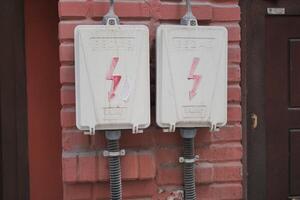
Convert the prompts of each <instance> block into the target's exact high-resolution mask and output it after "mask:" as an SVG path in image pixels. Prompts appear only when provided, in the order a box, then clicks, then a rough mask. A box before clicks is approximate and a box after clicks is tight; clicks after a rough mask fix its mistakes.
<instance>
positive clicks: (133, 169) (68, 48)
mask: <svg viewBox="0 0 300 200" xmlns="http://www.w3.org/2000/svg"><path fill="white" fill-rule="evenodd" d="M193 4H194V6H193V11H194V15H195V16H196V17H197V18H198V19H199V20H200V22H199V23H200V24H201V25H202V24H203V25H221V26H225V27H226V28H227V30H228V33H229V34H228V39H229V48H228V62H229V67H228V84H229V87H228V102H229V106H228V125H227V126H225V127H224V128H222V129H221V130H220V131H219V132H213V133H211V132H209V130H208V129H207V128H201V129H199V130H198V134H197V136H196V138H195V148H196V154H198V155H200V162H199V163H197V165H196V168H195V169H196V182H197V194H198V197H197V199H200V200H201V199H212V200H213V199H215V200H217V199H242V198H243V192H242V184H241V181H242V163H241V159H242V155H243V148H242V145H241V140H242V127H241V120H242V117H241V116H242V114H241V111H242V110H241V105H240V102H241V87H240V81H241V72H240V71H241V69H240V63H241V49H240V44H239V42H240V40H241V30H240V29H241V27H240V26H239V24H238V23H239V20H240V8H239V7H238V0H198V1H197V2H194V3H193ZM115 8H116V13H117V14H118V15H119V16H120V17H121V22H122V24H144V25H146V26H148V27H149V31H150V44H151V49H150V52H151V54H150V55H151V69H152V71H151V73H152V74H154V73H155V70H154V69H155V49H154V47H155V45H154V41H155V34H156V28H157V27H158V26H159V25H160V23H161V22H163V23H173V24H174V23H178V21H179V19H180V18H181V17H182V15H183V14H184V13H185V6H184V3H183V2H182V1H159V0H149V1H147V2H144V1H135V2H130V1H125V2H117V3H116V7H115ZM58 9H59V15H60V23H59V25H58V26H59V33H58V34H59V40H60V52H59V56H60V61H61V68H60V81H61V84H62V87H61V104H62V106H63V107H62V110H61V125H62V127H63V130H62V146H63V151H64V153H63V166H62V168H63V171H62V172H63V181H64V200H79V199H80V200H95V199H99V200H100V199H102V200H104V199H109V184H108V179H109V171H108V161H107V158H105V157H103V156H102V151H103V149H106V140H105V138H104V132H103V131H99V132H98V133H97V134H96V135H94V136H87V135H83V134H82V131H79V130H77V129H76V128H75V108H74V105H75V91H74V90H75V88H74V44H73V39H74V28H75V27H76V26H77V25H79V24H99V23H100V21H99V20H101V17H102V16H103V15H104V14H106V12H107V10H108V2H103V1H96V0H95V1H94V0H93V1H89V0H60V1H59V7H58ZM151 81H152V82H155V76H152V79H151ZM154 89H155V87H153V88H151V90H152V93H153V95H154V96H155V90H154ZM152 110H153V112H152V119H151V120H152V125H151V126H150V127H149V128H148V129H147V130H145V131H144V134H139V135H132V134H131V131H130V130H128V131H123V132H122V137H121V140H120V147H121V148H124V149H126V151H127V154H126V156H124V157H122V158H121V166H122V179H123V196H124V199H131V200H133V199H135V200H137V199H145V200H151V199H161V200H162V199H167V198H168V197H169V196H170V195H171V194H172V192H174V191H178V189H182V173H183V172H182V165H181V164H179V163H178V157H179V156H181V154H182V138H181V137H180V135H179V134H178V133H179V129H177V130H176V133H172V134H167V133H163V132H162V129H160V128H158V127H157V126H156V125H155V112H154V107H153V106H152Z"/></svg>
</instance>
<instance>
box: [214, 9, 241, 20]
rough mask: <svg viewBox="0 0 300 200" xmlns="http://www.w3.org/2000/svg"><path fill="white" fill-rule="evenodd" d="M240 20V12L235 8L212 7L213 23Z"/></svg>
mask: <svg viewBox="0 0 300 200" xmlns="http://www.w3.org/2000/svg"><path fill="white" fill-rule="evenodd" d="M240 19H241V10H240V8H239V7H238V6H235V7H214V8H213V21H239V20H240Z"/></svg>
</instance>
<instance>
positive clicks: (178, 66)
mask: <svg viewBox="0 0 300 200" xmlns="http://www.w3.org/2000/svg"><path fill="white" fill-rule="evenodd" d="M156 35H157V40H156V48H157V49H156V53H157V54H156V55H157V59H156V62H157V70H156V72H157V75H156V78H157V88H156V90H157V93H156V105H157V106H156V122H157V124H158V125H159V126H160V127H162V128H164V130H165V131H167V132H173V131H175V127H210V128H211V129H212V130H216V129H217V128H218V127H221V126H224V125H225V124H226V122H227V46H228V44H227V29H226V28H224V27H217V26H183V25H161V26H159V28H158V29H157V34H156Z"/></svg>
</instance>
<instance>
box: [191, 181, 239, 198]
mask: <svg viewBox="0 0 300 200" xmlns="http://www.w3.org/2000/svg"><path fill="white" fill-rule="evenodd" d="M196 190H197V196H198V197H199V199H215V200H218V199H242V196H243V191H242V185H241V184H238V183H228V184H211V185H205V186H200V187H197V188H196Z"/></svg>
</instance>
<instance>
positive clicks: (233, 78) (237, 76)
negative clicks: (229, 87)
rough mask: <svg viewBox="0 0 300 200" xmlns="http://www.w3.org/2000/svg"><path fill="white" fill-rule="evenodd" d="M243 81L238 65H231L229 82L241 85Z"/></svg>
mask: <svg viewBox="0 0 300 200" xmlns="http://www.w3.org/2000/svg"><path fill="white" fill-rule="evenodd" d="M240 81H241V69H240V67H239V66H236V65H229V67H228V82H229V83H239V82H240Z"/></svg>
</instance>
